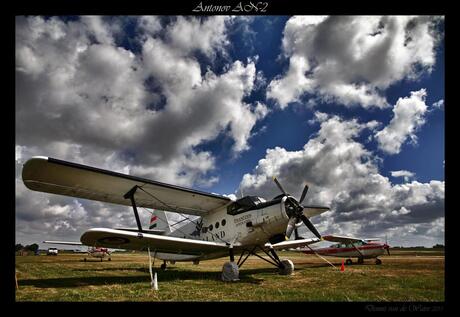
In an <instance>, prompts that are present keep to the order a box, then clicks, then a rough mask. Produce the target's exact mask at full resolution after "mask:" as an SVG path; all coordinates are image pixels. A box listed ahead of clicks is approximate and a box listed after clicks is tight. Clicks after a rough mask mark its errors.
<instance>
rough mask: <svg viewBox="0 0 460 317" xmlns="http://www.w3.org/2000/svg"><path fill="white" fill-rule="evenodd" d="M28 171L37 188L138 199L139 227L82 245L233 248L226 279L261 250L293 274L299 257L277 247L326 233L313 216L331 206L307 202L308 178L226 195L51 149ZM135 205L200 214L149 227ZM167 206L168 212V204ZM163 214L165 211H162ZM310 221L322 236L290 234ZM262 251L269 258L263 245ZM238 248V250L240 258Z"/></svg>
mask: <svg viewBox="0 0 460 317" xmlns="http://www.w3.org/2000/svg"><path fill="white" fill-rule="evenodd" d="M22 179H23V182H24V184H25V186H26V187H27V188H29V189H31V190H35V191H40V192H45V193H52V194H59V195H65V196H71V197H77V198H84V199H91V200H96V201H101V202H106V203H113V204H118V205H124V206H132V208H133V212H134V216H135V219H136V224H137V228H115V229H113V228H93V229H89V230H87V231H86V232H85V233H83V235H82V236H81V238H80V241H81V243H82V244H83V245H87V246H91V247H93V246H94V247H104V248H113V249H128V250H141V251H149V253H150V252H151V251H152V252H153V256H154V257H155V258H158V259H161V260H163V261H164V263H163V265H162V268H166V261H170V262H175V261H192V262H193V263H195V264H198V263H199V262H200V261H201V260H208V259H215V258H220V257H225V256H229V258H230V262H226V263H225V264H224V266H223V268H222V279H223V280H224V281H230V280H238V275H239V268H240V267H241V266H242V265H243V263H244V262H245V261H246V259H247V258H248V257H249V256H250V255H254V256H257V257H259V258H261V259H262V260H264V261H267V262H269V263H271V264H272V265H274V266H276V267H277V268H278V269H279V272H280V274H283V275H287V274H291V273H292V272H293V270H294V264H293V263H292V261H290V260H288V259H280V258H279V257H278V255H277V253H276V250H283V249H288V248H296V247H304V246H307V245H309V244H312V243H316V242H318V241H320V239H321V235H320V234H319V232H318V231H317V230H316V228H315V227H314V226H313V224H312V223H311V222H310V220H309V218H310V217H314V216H316V215H319V214H321V213H323V212H325V211H328V210H329V207H319V206H304V205H302V202H303V200H304V198H305V196H306V194H307V191H308V186H307V185H306V186H305V187H304V189H303V191H302V195H301V197H300V199H299V200H296V199H295V198H294V197H292V196H291V195H289V194H288V193H286V192H285V191H284V189H283V188H282V186H281V184H280V183H279V182H278V181H277V180H276V178H274V181H275V183H276V185H277V186H278V188H279V189H280V190H281V192H282V194H280V195H278V196H276V197H274V198H273V199H271V200H265V199H264V198H262V197H257V196H245V197H242V198H240V199H238V200H236V201H233V200H231V199H230V198H228V197H225V196H221V195H216V194H212V193H206V192H202V191H197V190H193V189H189V188H184V187H179V186H175V185H170V184H165V183H160V182H157V181H152V180H148V179H145V178H140V177H135V176H132V175H126V174H121V173H116V172H113V171H107V170H103V169H99V168H95V167H91V166H86V165H81V164H76V163H72V162H67V161H63V160H58V159H54V158H49V157H42V156H39V157H33V158H31V159H29V160H28V161H27V162H26V163H25V164H24V166H23V170H22ZM137 207H144V208H151V209H154V210H157V211H158V210H161V211H168V212H174V213H179V214H185V215H193V216H198V217H197V219H193V220H192V219H190V218H189V221H188V223H186V224H185V225H183V226H181V227H180V228H177V229H176V230H171V228H170V227H169V225H168V226H165V227H164V228H161V229H160V228H155V227H154V226H153V225H152V228H151V229H149V230H146V229H143V228H142V225H141V221H140V219H139V214H138V211H137ZM163 214H164V212H163ZM159 218H160V217H159ZM302 223H303V224H305V225H306V226H307V227H308V228H309V229H310V231H312V232H313V233H314V234H315V235H316V236H317V237H318V238H312V239H301V240H289V241H286V240H287V238H289V237H290V236H291V234H292V232H293V231H294V229H295V228H296V227H297V226H299V225H300V224H302ZM258 252H263V253H265V254H266V255H267V257H268V258H269V259H267V258H265V257H261V256H259V255H258V254H257V253H258ZM235 255H240V257H239V259H238V261H237V262H236V261H235V258H234V257H235Z"/></svg>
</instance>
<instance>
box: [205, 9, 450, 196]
mask: <svg viewBox="0 0 460 317" xmlns="http://www.w3.org/2000/svg"><path fill="white" fill-rule="evenodd" d="M288 19H289V17H287V16H276V17H255V18H254V20H253V21H252V22H251V23H250V24H249V27H250V28H251V30H252V32H254V33H253V34H251V35H248V36H244V35H243V36H242V35H241V34H240V33H237V32H235V33H233V34H234V36H232V37H231V42H232V48H231V49H230V50H229V51H230V52H231V53H232V56H233V58H234V59H239V60H244V59H246V58H248V57H250V56H254V55H258V56H259V61H258V63H257V69H258V70H260V71H262V72H263V73H264V75H265V77H266V78H267V81H268V82H270V80H272V79H273V78H274V77H275V76H277V75H279V74H281V73H282V72H283V70H284V71H285V69H286V67H287V65H288V61H286V59H282V58H279V56H280V55H281V53H282V51H281V40H282V37H283V30H284V26H285V23H286V21H287V20H288ZM439 29H440V30H443V27H442V25H441V26H439ZM247 38H251V39H252V41H250V43H251V44H248V43H247V42H248V39H247ZM248 48H249V49H248ZM444 76H445V75H444V41H443V40H442V41H441V42H440V43H439V44H438V46H437V48H436V63H435V67H434V70H433V71H432V72H431V73H430V74H426V73H424V74H422V76H421V77H420V78H419V79H418V80H416V81H410V80H403V81H401V82H397V83H395V84H394V85H392V86H390V87H389V88H388V89H387V90H386V92H385V96H386V98H387V100H388V101H389V103H390V104H395V103H396V101H397V100H398V98H400V97H401V96H406V95H408V94H409V93H410V92H411V91H414V90H418V89H420V88H426V89H427V91H428V92H429V93H428V95H427V97H426V104H427V105H432V104H433V103H435V102H437V101H438V100H440V99H444ZM264 93H265V91H264V90H263V89H260V90H259V91H256V92H254V93H253V94H252V95H251V96H250V97H249V98H248V99H247V100H248V102H254V101H256V100H263V101H264V102H267V100H266V99H265V96H264ZM307 98H308V97H306V98H305V99H307ZM268 104H269V105H271V106H272V107H275V106H274V102H272V101H271V100H270V101H268ZM321 107H324V108H326V109H327V111H328V113H334V114H339V115H341V116H344V117H347V118H353V117H356V118H360V119H362V120H365V121H370V120H378V121H380V122H382V123H385V124H387V123H388V122H389V121H390V120H391V118H392V111H391V110H392V109H385V110H377V109H374V110H372V111H368V110H364V109H362V108H360V107H355V108H353V109H348V108H347V109H344V108H343V107H341V106H340V105H337V104H334V103H332V104H323V105H321ZM312 115H313V113H312V111H311V110H308V109H305V107H303V105H302V103H298V104H294V105H293V107H290V108H288V109H284V110H283V111H276V112H275V113H272V114H269V115H268V116H267V117H266V118H264V119H263V120H261V121H259V122H258V123H257V125H256V126H255V130H258V128H259V127H263V126H265V127H267V129H265V130H264V131H263V132H262V133H260V134H257V135H255V136H253V137H252V138H251V140H250V143H251V149H249V150H248V151H245V152H243V153H241V154H240V155H239V156H238V158H237V159H233V158H232V157H231V155H230V154H231V153H229V143H230V142H231V140H229V139H225V138H224V137H218V138H217V139H215V140H213V141H211V142H209V143H207V144H206V145H205V146H204V147H203V148H204V149H209V150H211V151H212V152H213V153H217V154H218V157H219V163H218V165H217V170H216V172H217V173H218V174H219V175H220V176H221V178H220V179H221V180H220V181H219V182H218V183H217V184H215V185H214V186H213V187H211V190H212V191H214V192H217V193H229V192H233V191H235V189H237V188H238V186H239V183H240V181H241V178H242V176H243V175H244V174H245V173H249V172H251V169H253V168H254V166H255V165H257V162H258V160H259V159H260V158H262V157H264V156H265V150H266V149H267V148H274V147H275V146H282V147H284V148H285V149H288V150H291V151H294V150H299V149H301V148H302V147H303V145H304V144H305V142H306V140H308V137H309V136H310V135H311V134H313V133H315V132H316V131H317V129H316V128H315V127H311V126H309V124H308V120H311V119H312ZM268 127H269V128H268ZM444 133H445V131H444V112H443V111H439V110H433V112H432V113H429V114H428V120H427V122H426V123H425V125H424V126H423V127H421V128H420V129H419V131H418V132H417V137H418V144H416V145H409V144H406V145H405V146H404V150H403V151H401V152H400V153H398V154H396V155H385V154H382V153H381V152H379V150H378V148H377V146H376V142H370V143H366V146H367V147H368V148H369V150H372V151H375V152H376V153H378V154H379V155H381V156H382V157H383V159H384V160H383V163H382V165H381V173H382V175H385V176H388V177H390V176H391V174H390V172H391V171H396V170H410V171H412V172H414V173H415V174H416V179H417V180H418V181H420V182H427V181H430V180H433V179H436V180H444V167H443V161H444ZM362 141H364V140H362ZM223 145H224V146H223ZM391 181H392V182H393V183H402V182H404V180H403V178H391ZM202 189H203V190H205V189H206V188H202Z"/></svg>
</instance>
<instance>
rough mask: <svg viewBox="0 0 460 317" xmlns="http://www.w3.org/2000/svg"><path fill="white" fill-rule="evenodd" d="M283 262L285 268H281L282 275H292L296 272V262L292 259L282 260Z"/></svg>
mask: <svg viewBox="0 0 460 317" xmlns="http://www.w3.org/2000/svg"><path fill="white" fill-rule="evenodd" d="M281 263H283V265H284V268H280V269H279V270H280V274H281V275H291V274H292V272H294V263H292V261H291V260H281Z"/></svg>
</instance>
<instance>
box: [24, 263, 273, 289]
mask: <svg viewBox="0 0 460 317" xmlns="http://www.w3.org/2000/svg"><path fill="white" fill-rule="evenodd" d="M109 270H116V269H107V268H104V269H96V270H88V271H109ZM122 270H135V271H140V272H143V273H146V274H147V275H145V274H144V275H135V276H129V275H128V276H83V277H63V278H44V279H27V280H19V281H18V282H19V284H20V285H19V286H21V285H22V286H34V287H38V288H60V287H62V288H68V287H82V286H97V285H112V284H121V285H123V284H133V283H146V284H149V283H150V276H149V275H148V273H149V270H148V269H144V268H131V269H129V268H128V269H126V268H122ZM80 271H83V270H81V269H80ZM156 272H157V274H158V275H157V276H158V283H159V284H160V286H161V283H162V282H166V281H175V280H216V281H220V276H221V275H220V274H221V272H215V271H214V272H211V271H198V272H191V271H178V270H174V269H168V270H166V271H159V270H158V271H156ZM257 273H269V274H273V273H274V272H273V269H271V268H263V269H248V270H244V271H241V272H240V281H238V283H249V284H260V283H262V282H263V281H264V279H263V278H254V277H253V276H252V275H253V274H257Z"/></svg>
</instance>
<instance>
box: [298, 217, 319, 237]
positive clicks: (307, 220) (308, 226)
mask: <svg viewBox="0 0 460 317" xmlns="http://www.w3.org/2000/svg"><path fill="white" fill-rule="evenodd" d="M300 219H302V221H303V223H304V224H305V225H306V226H307V228H308V229H310V231H311V232H313V233H314V234H315V236H317V237H318V239H321V235H320V234H319V232H318V230H316V228H315V226H314V225H313V224H312V223H311V222H310V220H309V219H308V218H307V217H305V215H304V214H302V215H301V216H300Z"/></svg>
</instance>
